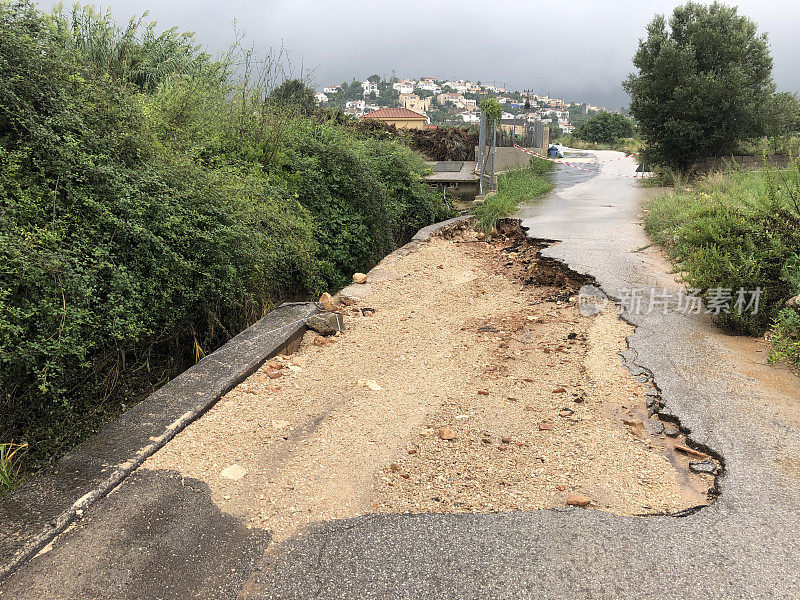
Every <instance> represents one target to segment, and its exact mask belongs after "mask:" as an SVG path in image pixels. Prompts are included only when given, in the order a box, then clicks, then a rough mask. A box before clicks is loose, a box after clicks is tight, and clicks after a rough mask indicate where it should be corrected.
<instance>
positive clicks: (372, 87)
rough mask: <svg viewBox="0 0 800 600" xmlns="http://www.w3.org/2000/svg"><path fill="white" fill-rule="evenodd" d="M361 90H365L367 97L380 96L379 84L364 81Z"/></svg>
mask: <svg viewBox="0 0 800 600" xmlns="http://www.w3.org/2000/svg"><path fill="white" fill-rule="evenodd" d="M361 89H362V90H364V95H365V96H369V95H370V94H375V95H376V96H380V92H379V91H378V84H377V83H372V82H371V81H362V82H361Z"/></svg>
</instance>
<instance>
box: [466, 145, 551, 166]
mask: <svg viewBox="0 0 800 600" xmlns="http://www.w3.org/2000/svg"><path fill="white" fill-rule="evenodd" d="M534 150H536V151H537V152H541V149H540V148H534ZM486 152H487V154H488V156H489V159H488V160H487V161H486V169H487V171H488V170H489V168H490V165H491V164H492V150H491V148H487V149H486ZM477 153H478V148H477V146H476V147H475V155H476V156H477ZM531 158H532V157H531V156H530V154H525V153H524V152H522V151H521V150H519V149H517V148H513V147H511V148H495V155H494V170H495V172H499V171H507V170H508V169H514V168H517V167H525V166H527V165H529V164H530V162H531Z"/></svg>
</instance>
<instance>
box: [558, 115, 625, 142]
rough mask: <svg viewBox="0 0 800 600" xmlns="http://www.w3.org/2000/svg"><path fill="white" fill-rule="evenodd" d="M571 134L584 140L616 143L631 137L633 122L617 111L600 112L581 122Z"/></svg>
mask: <svg viewBox="0 0 800 600" xmlns="http://www.w3.org/2000/svg"><path fill="white" fill-rule="evenodd" d="M573 135H574V136H575V137H576V138H577V139H579V140H583V141H584V142H590V143H594V144H618V143H619V141H620V140H622V139H625V138H629V137H633V123H632V122H631V121H630V120H629V119H626V118H625V117H623V116H622V115H620V114H618V113H610V112H601V113H598V114H596V115H594V116H593V117H590V118H588V119H587V120H586V121H584V122H583V123H581V125H580V126H579V127H578V128H577V129H576V130H575V133H574V134H573Z"/></svg>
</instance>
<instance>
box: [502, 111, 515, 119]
mask: <svg viewBox="0 0 800 600" xmlns="http://www.w3.org/2000/svg"><path fill="white" fill-rule="evenodd" d="M502 119H503V121H505V120H508V119H511V120H512V121H513V120H514V115H513V114H512V113H508V112H503V116H502Z"/></svg>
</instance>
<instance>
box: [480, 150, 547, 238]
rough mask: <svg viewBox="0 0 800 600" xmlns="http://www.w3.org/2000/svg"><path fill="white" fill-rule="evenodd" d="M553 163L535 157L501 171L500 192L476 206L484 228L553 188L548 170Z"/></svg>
mask: <svg viewBox="0 0 800 600" xmlns="http://www.w3.org/2000/svg"><path fill="white" fill-rule="evenodd" d="M552 170H553V164H552V163H551V162H548V161H546V160H542V159H541V158H536V157H533V159H532V160H531V163H530V164H529V165H528V166H527V167H521V168H519V169H513V170H511V171H507V172H505V173H501V174H500V175H498V177H497V193H496V194H493V195H491V196H489V197H488V198H486V201H485V202H484V203H483V204H481V205H480V206H478V207H477V208H476V209H475V216H476V217H477V218H478V222H479V223H480V225H481V227H482V228H483V229H485V230H490V229H493V228H494V226H495V225H496V224H497V220H498V219H501V218H503V217H506V216H508V215H510V214H511V213H513V212H514V211H515V210H516V209H517V206H519V204H520V203H521V202H524V201H525V200H533V199H534V198H537V197H538V196H541V195H543V194H546V193H547V192H549V191H550V190H552V189H553V183H552V181H550V177H548V175H547V174H548V173H550V171H552Z"/></svg>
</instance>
